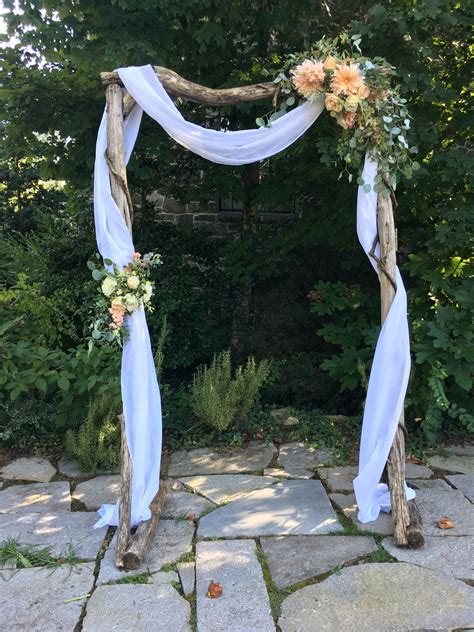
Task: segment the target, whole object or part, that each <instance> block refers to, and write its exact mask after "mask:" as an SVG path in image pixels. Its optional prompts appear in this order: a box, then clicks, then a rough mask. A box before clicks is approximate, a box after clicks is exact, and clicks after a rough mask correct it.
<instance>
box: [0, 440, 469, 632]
mask: <svg viewBox="0 0 474 632" xmlns="http://www.w3.org/2000/svg"><path fill="white" fill-rule="evenodd" d="M473 462H474V448H473V447H470V446H451V447H449V448H447V449H446V451H445V452H443V454H441V455H437V456H435V457H433V458H432V459H431V462H430V464H429V467H426V466H423V465H416V464H407V465H408V467H407V478H408V480H409V484H410V485H411V486H412V487H415V488H416V490H417V503H418V506H419V508H420V511H421V514H422V517H423V521H424V527H425V534H426V545H425V547H424V548H423V549H417V550H409V549H400V548H397V547H395V546H394V544H393V541H392V538H391V534H392V532H393V531H392V523H391V517H390V516H389V515H387V514H382V515H381V516H380V517H379V519H378V520H377V521H376V522H373V523H369V524H361V523H360V522H359V521H358V520H357V507H356V505H355V498H354V495H353V492H352V479H353V477H354V474H355V471H356V470H355V468H353V467H338V466H337V464H336V463H335V461H334V459H333V455H332V454H331V452H330V451H329V450H327V449H324V448H322V449H313V448H310V447H307V446H305V445H304V444H300V443H293V444H286V445H282V446H281V447H280V449H279V450H277V449H276V448H275V446H273V445H263V444H259V443H252V444H250V446H248V447H247V448H245V449H244V450H241V451H235V452H230V451H228V452H216V451H213V450H210V449H200V450H192V451H190V452H185V451H183V452H177V453H175V454H173V455H172V456H171V460H170V467H169V476H170V479H169V481H168V482H169V487H170V493H169V497H168V500H167V503H166V505H165V508H164V513H163V519H162V520H161V522H160V524H159V527H158V529H157V532H156V534H155V536H154V539H153V542H152V545H151V547H150V549H149V551H148V554H147V557H146V559H145V560H144V562H143V564H142V567H141V568H140V569H139V570H137V571H130V572H122V571H119V570H118V569H117V568H116V567H115V564H114V553H115V545H116V544H115V536H114V535H113V533H114V529H98V530H94V529H93V528H92V526H93V524H94V522H95V521H96V519H97V515H96V513H95V510H96V509H97V507H98V506H99V505H101V504H102V503H103V502H111V501H113V500H115V497H116V495H117V494H118V491H119V477H118V476H117V475H113V474H110V475H104V476H96V477H93V476H91V475H90V474H89V475H88V474H86V473H83V472H81V470H80V468H79V467H78V465H77V464H76V463H69V462H67V461H64V460H63V461H61V462H60V464H59V469H60V472H59V473H58V472H57V471H56V470H55V468H53V467H52V466H51V465H50V464H49V463H48V462H47V461H45V460H44V459H40V458H32V459H17V460H16V461H13V462H12V463H9V464H8V465H7V466H6V467H4V469H3V470H2V471H1V472H0V479H1V480H0V490H1V491H0V546H1V545H2V544H4V543H5V542H6V541H7V540H9V539H14V540H15V541H16V542H17V543H19V544H20V545H22V546H24V547H26V546H34V547H40V548H41V547H49V551H50V554H51V555H52V556H54V557H55V558H65V557H67V556H68V555H71V552H73V554H74V556H75V558H77V559H76V562H75V563H74V564H73V565H72V566H69V565H68V564H61V565H59V566H58V567H56V568H53V569H52V568H47V567H45V568H24V569H20V570H19V569H15V568H12V567H11V566H10V567H9V566H8V565H7V564H5V565H4V567H3V568H1V569H0V574H1V576H2V578H3V583H2V584H1V589H0V612H1V615H2V616H1V618H0V630H24V631H30V630H38V631H40V630H41V631H42V632H43V631H45V630H46V631H47V632H55V631H56V630H64V631H68V632H81V631H84V632H107V631H109V630H121V631H124V632H128V631H132V630H133V631H134V632H135V631H136V632H142V631H148V630H150V631H151V630H153V631H154V632H175V631H176V632H178V631H179V632H193V631H197V632H275V630H278V631H281V632H306V631H307V632H316V631H318V632H319V631H321V632H324V631H334V632H359V631H367V632H384V631H387V632H389V631H390V632H395V631H397V632H398V631H401V630H407V631H408V630H419V631H421V630H425V631H426V630H430V631H434V630H436V631H449V630H468V629H471V630H472V629H474V594H473V593H474V588H473V587H472V586H473V585H474V506H473V500H474V468H473ZM444 517H447V518H449V520H450V521H451V523H452V528H450V529H441V528H440V526H439V521H440V519H441V518H444Z"/></svg>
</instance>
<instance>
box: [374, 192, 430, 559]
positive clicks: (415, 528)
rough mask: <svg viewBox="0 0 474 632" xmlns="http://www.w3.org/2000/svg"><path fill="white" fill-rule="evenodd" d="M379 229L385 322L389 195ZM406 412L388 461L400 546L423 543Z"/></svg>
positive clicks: (391, 230)
mask: <svg viewBox="0 0 474 632" xmlns="http://www.w3.org/2000/svg"><path fill="white" fill-rule="evenodd" d="M377 229H378V241H379V244H380V261H379V277H380V304H381V320H382V324H383V323H384V321H385V319H386V318H387V314H388V312H389V310H390V306H391V304H392V301H393V299H394V297H395V292H396V284H395V278H396V277H395V272H396V265H397V261H396V259H397V255H396V253H397V236H396V231H395V220H394V217H393V204H392V199H391V198H390V197H388V198H385V197H383V196H382V195H381V194H380V193H379V194H378V198H377ZM405 434H406V429H405V415H404V412H403V410H402V413H401V415H400V420H399V422H398V428H397V432H396V434H395V439H394V441H393V445H392V449H391V451H390V455H389V458H388V461H387V474H388V484H389V488H390V504H391V506H392V517H393V540H394V542H395V544H397V545H398V546H410V547H419V546H422V545H423V544H424V538H423V530H422V526H421V516H420V514H419V512H418V508H417V506H416V504H415V502H414V501H410V502H408V501H407V499H406V495H405Z"/></svg>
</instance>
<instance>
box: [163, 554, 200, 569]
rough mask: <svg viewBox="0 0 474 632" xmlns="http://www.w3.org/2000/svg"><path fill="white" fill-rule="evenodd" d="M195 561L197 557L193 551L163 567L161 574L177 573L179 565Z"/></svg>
mask: <svg viewBox="0 0 474 632" xmlns="http://www.w3.org/2000/svg"><path fill="white" fill-rule="evenodd" d="M195 560H196V555H195V554H194V553H193V551H188V553H183V555H181V557H179V558H178V559H177V560H176V561H175V562H171V563H168V564H163V566H162V567H161V568H160V572H161V573H170V572H174V573H177V572H178V564H185V563H186V562H194V561H195Z"/></svg>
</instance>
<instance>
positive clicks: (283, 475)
mask: <svg viewBox="0 0 474 632" xmlns="http://www.w3.org/2000/svg"><path fill="white" fill-rule="evenodd" d="M263 475H264V476H273V477H274V478H280V479H285V480H288V479H296V480H298V479H302V480H308V479H309V478H312V477H313V472H308V471H306V470H304V471H302V472H300V473H298V472H287V471H286V470H282V469H280V468H277V467H266V468H265V469H264V470H263Z"/></svg>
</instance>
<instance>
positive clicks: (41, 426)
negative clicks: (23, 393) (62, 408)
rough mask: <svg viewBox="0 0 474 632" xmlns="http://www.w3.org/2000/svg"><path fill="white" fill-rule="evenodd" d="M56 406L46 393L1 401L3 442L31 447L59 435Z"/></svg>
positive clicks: (0, 432)
mask: <svg viewBox="0 0 474 632" xmlns="http://www.w3.org/2000/svg"><path fill="white" fill-rule="evenodd" d="M54 418H55V409H54V405H53V404H52V402H50V401H48V400H47V399H45V398H43V397H37V398H35V397H29V398H21V399H18V400H16V401H15V402H8V401H7V402H4V403H3V404H0V445H2V446H5V447H14V448H31V447H36V446H38V445H39V444H45V443H50V442H51V441H54V439H55V438H56V437H55V434H56V433H55V425H54Z"/></svg>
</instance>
